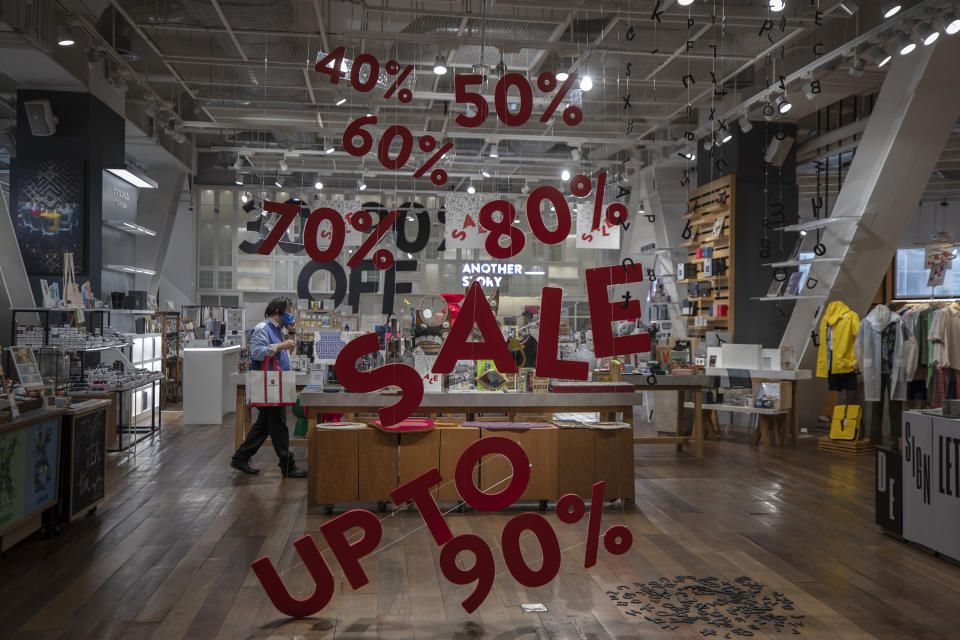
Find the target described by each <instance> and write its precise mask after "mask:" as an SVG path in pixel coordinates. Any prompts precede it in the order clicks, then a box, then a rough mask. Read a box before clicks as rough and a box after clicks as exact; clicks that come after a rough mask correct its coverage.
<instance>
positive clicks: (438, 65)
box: [433, 56, 447, 76]
mask: <svg viewBox="0 0 960 640" xmlns="http://www.w3.org/2000/svg"><path fill="white" fill-rule="evenodd" d="M433 72H434V73H435V74H437V75H438V76H443V75H446V74H447V63H446V61H445V60H444V59H443V56H437V61H436V62H434V63H433Z"/></svg>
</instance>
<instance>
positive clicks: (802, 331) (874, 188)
mask: <svg viewBox="0 0 960 640" xmlns="http://www.w3.org/2000/svg"><path fill="white" fill-rule="evenodd" d="M958 60H960V36H957V37H955V36H943V37H941V38H940V39H939V40H938V41H937V42H936V43H935V44H933V45H931V46H929V47H920V48H919V49H918V50H917V51H915V52H914V53H913V54H911V55H908V56H896V59H895V60H894V62H893V63H892V65H891V69H890V71H889V72H888V73H887V77H886V79H885V81H884V83H883V87H882V88H881V90H880V95H879V97H878V99H877V102H876V106H875V107H874V110H873V113H872V114H871V116H870V121H869V123H868V124H867V126H866V129H865V130H864V132H863V138H862V140H861V141H860V146H859V148H858V150H857V153H856V155H855V156H854V159H853V162H852V163H851V164H850V170H849V172H848V174H847V177H846V179H845V180H844V183H843V186H842V187H841V189H840V193H839V194H838V195H837V200H836V205H835V206H834V208H833V212H832V214H831V218H835V219H836V222H833V223H831V224H829V225H827V226H823V227H822V230H821V233H822V242H823V244H824V245H825V246H826V249H827V253H826V256H825V257H832V258H840V259H841V260H840V262H826V261H823V262H814V263H813V268H812V269H811V274H812V275H814V276H815V277H816V278H817V279H818V280H819V284H818V286H817V287H815V288H814V289H812V290H807V291H806V292H805V294H804V295H810V296H811V297H810V298H802V299H800V300H798V301H797V304H796V306H795V308H794V311H793V315H792V316H791V317H790V322H789V323H788V325H787V329H786V331H785V333H784V336H783V340H782V342H781V346H783V347H787V346H789V347H792V348H793V349H794V352H795V353H796V354H797V356H798V357H800V362H801V366H802V367H803V368H813V367H814V366H815V364H816V350H815V349H809V350H808V347H809V345H810V344H811V343H812V341H811V339H810V334H811V331H813V330H815V329H818V328H819V322H820V318H819V316H820V313H821V311H822V309H823V308H824V307H825V306H826V305H827V304H828V303H829V302H831V301H833V300H842V301H844V302H845V303H846V304H847V305H848V306H849V307H850V308H851V309H853V310H854V311H856V312H857V313H858V314H860V315H861V316H863V315H864V314H865V313H866V312H867V311H868V310H869V307H870V303H871V301H872V300H873V298H874V296H875V294H876V292H877V288H878V287H879V286H880V282H881V281H882V279H883V276H884V274H885V273H886V271H887V267H888V266H889V265H890V262H891V260H893V257H894V255H895V253H896V250H897V246H898V245H899V242H900V240H901V238H902V237H903V234H904V233H905V232H906V230H907V228H908V227H909V225H910V222H911V219H912V218H913V214H914V212H915V211H916V207H917V203H918V202H919V201H920V198H921V197H922V196H923V192H924V190H925V189H926V187H927V183H928V182H929V180H930V174H931V172H932V171H933V169H934V167H935V165H936V163H937V160H938V159H939V158H940V155H941V152H942V151H943V147H944V145H945V144H946V142H947V139H948V138H949V136H950V132H951V131H952V129H953V127H954V125H955V123H956V121H957V119H958V117H960V82H958V81H957V61H958ZM842 218H847V220H846V221H841V219H842ZM810 233H812V234H814V233H815V231H811V232H810ZM808 242H809V241H808ZM809 246H811V247H812V244H811V245H809ZM817 294H819V296H817ZM824 294H825V295H824ZM814 296H816V297H814ZM816 408H817V409H819V406H817V407H816Z"/></svg>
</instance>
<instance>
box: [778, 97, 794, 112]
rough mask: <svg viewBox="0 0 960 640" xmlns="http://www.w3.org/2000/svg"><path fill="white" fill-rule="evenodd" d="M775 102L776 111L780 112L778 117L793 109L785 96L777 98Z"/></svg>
mask: <svg viewBox="0 0 960 640" xmlns="http://www.w3.org/2000/svg"><path fill="white" fill-rule="evenodd" d="M775 102H776V103H777V111H778V112H780V115H783V114H785V113H786V112H788V111H790V109H792V108H793V105H792V104H790V101H789V100H787V97H786V96H777V99H776V100H775Z"/></svg>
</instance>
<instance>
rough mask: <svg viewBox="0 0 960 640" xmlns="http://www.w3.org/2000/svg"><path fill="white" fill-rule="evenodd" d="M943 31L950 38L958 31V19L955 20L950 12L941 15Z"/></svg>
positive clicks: (959, 28) (955, 17) (959, 19)
mask: <svg viewBox="0 0 960 640" xmlns="http://www.w3.org/2000/svg"><path fill="white" fill-rule="evenodd" d="M943 30H944V31H946V32H947V35H948V36H952V35H953V34H955V33H956V32H958V31H960V18H957V16H956V15H954V14H953V12H950V11H948V12H947V13H945V14H943Z"/></svg>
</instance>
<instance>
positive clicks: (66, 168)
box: [10, 159, 87, 276]
mask: <svg viewBox="0 0 960 640" xmlns="http://www.w3.org/2000/svg"><path fill="white" fill-rule="evenodd" d="M16 173H17V176H18V177H17V205H16V207H15V208H11V210H10V215H11V217H12V218H13V228H14V232H15V233H16V234H17V241H18V243H19V245H20V251H21V253H22V254H23V263H24V266H25V267H26V268H27V273H29V274H31V275H41V276H45V275H61V274H62V273H63V254H64V253H72V254H73V257H74V258H73V259H74V263H75V267H76V271H77V273H86V271H87V253H86V230H85V227H86V225H85V221H86V216H85V214H86V210H85V208H84V201H85V198H84V164H83V161H82V160H60V159H53V160H20V161H18V162H17V171H16Z"/></svg>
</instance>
